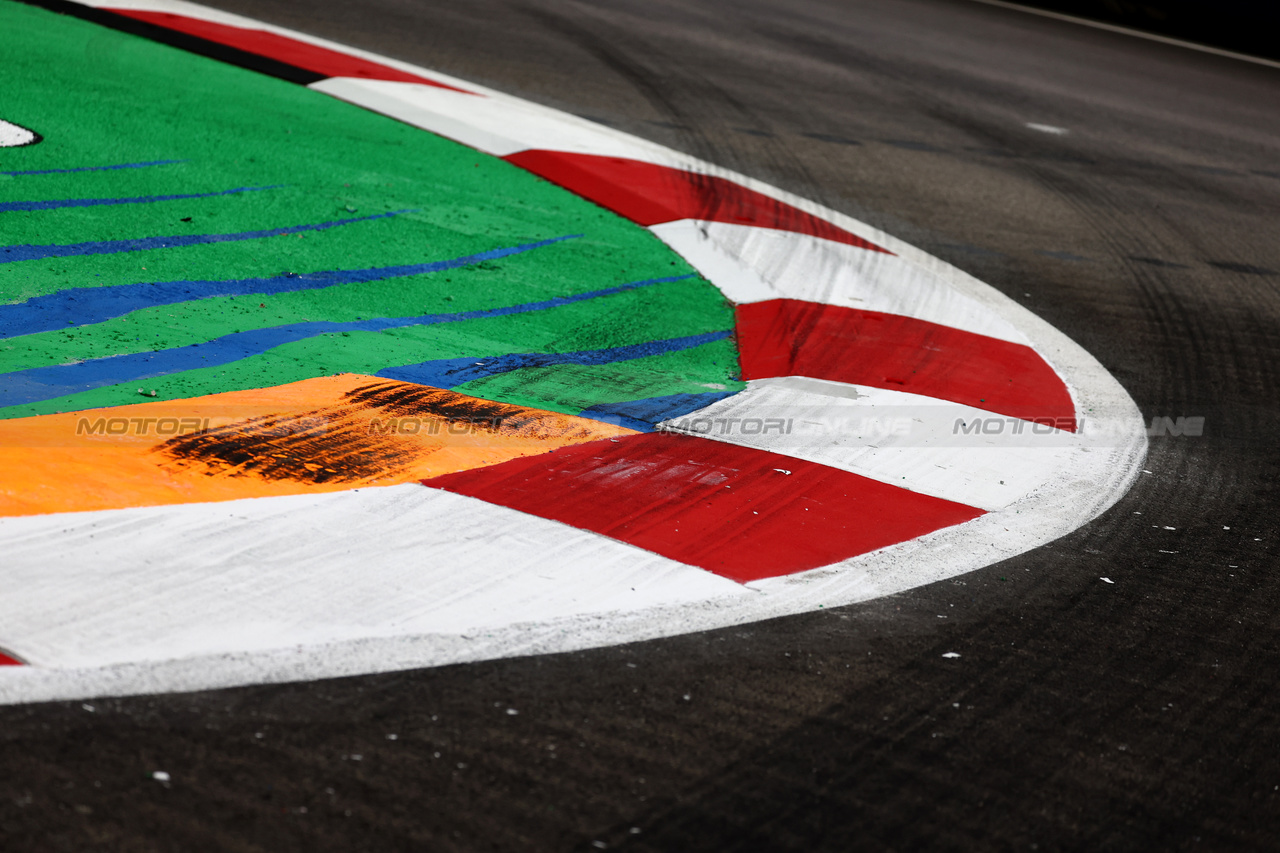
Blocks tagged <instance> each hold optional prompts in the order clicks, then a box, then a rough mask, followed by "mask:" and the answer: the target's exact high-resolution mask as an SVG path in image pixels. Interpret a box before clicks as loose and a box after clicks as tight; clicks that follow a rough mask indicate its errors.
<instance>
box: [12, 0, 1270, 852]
mask: <svg viewBox="0 0 1280 853" xmlns="http://www.w3.org/2000/svg"><path fill="white" fill-rule="evenodd" d="M216 5H218V6H219V7H220V8H225V9H227V10H229V11H234V12H239V13H242V14H247V15H250V16H253V17H257V18H260V19H263V20H267V21H270V22H272V23H277V24H281V25H284V26H289V27H293V28H296V29H299V30H302V31H304V32H309V33H313V34H316V35H321V36H325V37H328V38H331V39H334V40H336V41H341V42H344V43H348V44H352V45H355V46H358V47H363V48H367V49H371V50H375V51H378V52H380V53H383V54H386V55H389V56H393V57H397V58H401V59H405V60H408V61H411V62H415V63H418V64H420V65H423V66H426V67H430V68H435V69H439V70H441V71H445V72H447V73H450V74H454V75H457V76H459V77H462V78H464V79H470V80H474V81H476V82H478V83H482V84H485V85H489V86H493V87H495V88H499V89H503V90H505V91H509V92H512V93H513V94H518V95H522V96H525V97H528V98H531V99H533V100H537V101H541V102H544V103H547V104H550V105H552V106H556V107H560V108H563V109H567V110H569V111H571V112H575V113H578V114H580V115H585V116H590V117H593V118H595V119H597V120H601V121H605V122H608V123H610V124H613V125H614V126H617V127H620V128H622V129H624V130H627V131H629V132H632V133H636V134H638V135H640V136H644V137H648V138H651V139H654V140H657V141H659V142H663V143H665V144H668V145H671V146H672V147H675V148H678V149H682V150H685V151H688V152H690V153H692V154H694V155H697V156H699V157H702V158H704V159H706V160H710V161H712V162H715V163H718V164H721V165H723V166H727V167H729V168H733V169H736V170H739V171H742V172H744V173H747V174H749V175H752V176H753V177H757V178H760V179H763V180H765V181H769V182H771V183H774V184H776V185H778V186H781V187H783V188H785V189H788V190H791V191H793V192H796V193H799V194H801V195H804V196H807V197H810V198H813V199H815V200H817V201H819V202H822V203H824V204H826V205H829V206H831V207H833V208H836V209H838V210H842V211H845V212H847V213H849V214H852V215H853V216H856V217H858V218H860V219H862V220H864V221H866V222H869V223H870V224H872V225H875V226H877V227H880V228H883V229H885V230H887V231H889V232H891V233H893V234H895V235H897V236H899V237H902V238H904V239H906V240H909V241H911V242H914V243H915V244H917V245H919V246H920V247H921V248H923V249H925V250H926V251H930V252H932V253H934V254H936V255H938V256H940V257H942V258H943V259H945V260H947V261H949V262H951V263H953V264H955V265H957V266H959V267H961V268H962V269H964V270H966V271H968V272H971V273H973V274H974V275H976V276H977V277H978V278H980V279H982V280H983V281H986V282H988V283H990V284H991V285H993V286H995V287H996V288H998V289H1000V290H1001V291H1003V292H1005V293H1007V294H1009V295H1010V296H1013V297H1014V298H1016V299H1018V300H1019V301H1021V302H1023V303H1024V304H1026V305H1028V306H1029V307H1030V308H1031V309H1032V310H1034V311H1035V312H1037V313H1038V314H1039V315H1040V316H1042V317H1044V318H1045V319H1047V320H1049V321H1050V322H1052V323H1053V324H1054V325H1056V326H1057V327H1058V328H1059V329H1061V330H1062V331H1064V332H1065V333H1066V334H1068V335H1069V336H1070V337H1072V338H1073V339H1074V340H1076V341H1077V342H1079V343H1080V344H1081V345H1083V346H1084V347H1085V348H1086V349H1087V350H1089V351H1090V352H1092V353H1093V354H1094V355H1095V356H1097V357H1098V358H1099V359H1100V360H1101V361H1102V363H1103V364H1104V365H1106V366H1107V367H1108V369H1110V370H1111V371H1112V373H1113V374H1114V375H1115V376H1116V377H1117V378H1118V379H1119V380H1120V382H1121V383H1122V384H1123V385H1124V386H1125V387H1126V389H1127V390H1128V392H1129V393H1130V394H1131V395H1132V396H1133V398H1134V399H1135V400H1136V401H1137V402H1138V404H1139V406H1140V407H1141V409H1142V411H1143V413H1144V415H1145V416H1146V417H1147V418H1151V417H1160V416H1169V417H1176V416H1179V415H1184V416H1203V417H1204V418H1205V419H1206V420H1205V431H1204V435H1203V436H1201V437H1190V436H1181V437H1172V436H1166V437H1154V438H1152V440H1151V450H1150V455H1149V458H1148V461H1147V464H1146V466H1145V467H1146V469H1147V470H1149V471H1150V472H1151V473H1150V474H1144V475H1143V477H1142V478H1141V479H1140V480H1139V482H1138V484H1137V485H1136V486H1135V488H1134V489H1133V490H1132V491H1131V492H1130V493H1129V494H1128V495H1127V496H1126V497H1125V498H1124V499H1122V500H1121V501H1120V502H1119V504H1117V505H1116V506H1115V507H1114V508H1113V509H1112V510H1111V511H1109V512H1108V513H1107V514H1105V515H1104V516H1103V517H1101V518H1100V519H1098V520H1097V521H1095V522H1093V523H1091V524H1089V525H1088V526H1086V527H1085V528H1083V529H1081V530H1079V531H1077V532H1076V533H1074V534H1072V535H1070V536H1067V537H1065V538H1063V539H1061V540H1058V541H1057V542H1054V543H1052V544H1050V545H1048V546H1045V547H1042V548H1040V549H1037V550H1035V551H1032V552H1030V553H1027V554H1024V555H1022V556H1021V557H1018V558H1016V559H1013V560H1009V561H1006V562H1004V563H1000V564H997V565H994V566H991V567H989V568H987V569H984V570H981V571H978V572H975V573H972V574H970V575H966V576H964V577H961V578H958V579H955V580H952V581H946V582H942V583H939V584H935V585H932V586H928V587H924V588H920V589H916V590H913V591H910V592H907V593H902V594H899V595H896V596H892V597H889V598H885V599H880V600H877V601H873V602H869V603H866V604H861V605H857V606H852V607H847V608H842V609H838V610H831V611H825V612H819V613H814V614H811V615H807V616H802V617H792V618H788V619H783V620H778V621H774V622H769V623H760V624H756V625H751V626H747V627H745V628H735V629H727V630H722V631H716V632H710V633H705V634H697V635H690V636H685V637H678V638H674V639H668V640H662V641H656V642H649V643H642V644H637V645H634V646H628V647H622V648H612V649H603V650H596V651H589V652H583V653H575V654H565V655H558V656H552V657H544V658H527V659H513V660H506V661H494V662H488V663H481V664H471V665H463V666H454V667H447V668H442V669H436V670H425V671H418V672H406V673H397V674H389V675H378V676H368V677H360V678H348V679H342V680H335V681H328V682H320V683H314V684H294V685H283V686H270V687H256V688H240V689H232V690H221V691H211V692H207V693H199V694H184V695H177V696H158V697H143V698H131V699H111V700H95V701H92V702H89V703H82V702H79V701H76V702H64V703H51V704H45V705H33V706H19V707H7V708H0V742H2V743H3V768H4V773H3V774H2V775H0V839H2V840H3V848H4V849H5V850H84V849H109V850H204V849H209V850H271V851H275V850H293V849H307V850H344V851H345V850H487V849H495V850H535V849H538V850H541V849H546V850H592V849H599V846H600V844H604V845H607V846H608V848H609V849H613V848H619V847H620V848H623V849H635V850H645V849H647V850H716V851H726V850H770V849H796V850H817V849H823V850H849V849H912V848H920V847H928V848H944V849H945V848H1001V849H1003V848H1013V849H1017V848H1021V849H1029V848H1033V847H1038V849H1042V850H1043V849H1059V848H1076V849H1080V848H1087V849H1135V848H1137V849H1183V848H1190V849H1224V848H1230V849H1246V848H1256V849H1267V848H1273V847H1274V846H1275V845H1276V844H1277V839H1280V710H1278V709H1280V689H1278V688H1277V682H1278V677H1277V673H1278V672H1280V615H1278V614H1280V576H1278V575H1277V573H1276V571H1275V569H1276V566H1277V559H1276V556H1277V551H1276V539H1277V536H1280V523H1277V520H1276V510H1277V506H1278V505H1280V500H1278V499H1277V498H1278V495H1277V485H1276V484H1277V482H1278V479H1280V470H1278V469H1280V466H1278V465H1277V452H1276V449H1275V448H1276V447H1277V438H1278V437H1280V428H1278V427H1277V423H1278V422H1280V404H1277V392H1278V391H1280V387H1278V386H1280V295H1277V289H1278V288H1280V239H1278V238H1280V110H1277V109H1276V108H1275V107H1276V104H1278V103H1280V72H1277V71H1276V70H1274V69H1271V68H1266V67H1261V66H1254V65H1250V64H1248V63H1244V62H1240V61H1236V60H1231V59H1227V58H1222V57H1217V56H1212V55H1206V54H1200V53H1196V52H1193V51H1189V50H1185V49H1180V48H1176V47H1172V46H1168V45H1162V44H1158V43H1152V42H1147V41H1143V40H1140V39H1136V38H1132V37H1128V36H1124V35H1119V34H1113V33H1108V32H1103V31H1098V30H1093V29H1089V28H1085V27H1079V26H1075V25H1071V24H1068V23H1063V22H1058V21H1054V20H1049V19H1045V18H1041V17H1035V16H1030V15H1023V14H1020V13H1018V12H1016V11H1011V10H1007V9H1001V8H994V7H989V6H985V5H979V4H976V3H970V2H963V0H894V1H893V2H890V0H877V1H876V2H857V3H836V2H825V3H824V2H798V3H797V2H793V3H787V4H782V3H776V2H775V3H744V2H735V3H727V2H726V3H715V2H701V3H692V2H691V3H660V2H652V0H650V2H643V3H641V2H618V3H610V4H607V5H606V4H594V5H588V4H582V3H558V2H528V3H502V2H487V1H486V2H472V3H466V4H444V3H438V4H429V3H411V2H393V0H373V2H365V3H361V4H352V3H340V2H334V0H327V1H326V2H323V3H313V4H306V5H305V6H303V5H301V4H296V5H295V4H291V3H288V2H286V1H285V0H276V2H262V0H256V1H255V2H226V0H223V2H219V3H217V4H216ZM1028 122H1030V123H1036V124H1042V125H1049V126H1053V127H1059V128H1065V129H1067V130H1068V133H1066V134H1053V133H1047V132H1043V131H1037V130H1033V129H1030V128H1028V127H1026V124H1027V123H1028ZM1170 528H1172V529H1170ZM1227 528H1229V529H1227ZM1103 577H1106V578H1109V579H1111V580H1112V581H1114V583H1110V584H1109V583H1106V582H1104V581H1102V580H1100V578H1103ZM940 616H944V617H946V618H939V617H940ZM945 652H957V653H959V654H960V655H961V657H960V658H958V659H957V658H943V657H942V654H943V653H945ZM86 705H88V706H90V707H91V708H92V710H89V709H88V708H86V707H85V706H86ZM509 709H511V710H515V711H517V712H518V713H516V714H511V713H509ZM391 735H394V736H395V738H394V739H392V738H391V737H390V736H391ZM156 770H162V771H165V772H167V773H169V774H170V776H171V780H170V781H169V782H168V783H162V782H158V781H156V780H155V779H154V778H152V777H151V775H150V774H151V773H152V772H153V771H156ZM303 809H305V811H304V810H303Z"/></svg>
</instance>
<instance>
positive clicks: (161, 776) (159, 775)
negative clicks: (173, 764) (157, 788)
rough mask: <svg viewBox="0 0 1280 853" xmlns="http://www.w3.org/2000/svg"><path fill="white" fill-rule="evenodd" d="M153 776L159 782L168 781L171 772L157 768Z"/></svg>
mask: <svg viewBox="0 0 1280 853" xmlns="http://www.w3.org/2000/svg"><path fill="white" fill-rule="evenodd" d="M151 778H152V779H155V780H156V781H157V782H168V781H169V774H168V773H165V772H164V771H163V770H157V771H155V772H154V773H152V774H151Z"/></svg>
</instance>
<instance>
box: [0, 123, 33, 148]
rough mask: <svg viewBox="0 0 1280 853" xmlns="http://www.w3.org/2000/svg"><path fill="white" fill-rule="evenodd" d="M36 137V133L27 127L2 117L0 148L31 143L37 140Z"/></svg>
mask: <svg viewBox="0 0 1280 853" xmlns="http://www.w3.org/2000/svg"><path fill="white" fill-rule="evenodd" d="M35 138H36V135H35V133H34V132H32V131H30V130H27V129H26V128H25V127H21V126H19V125H16V124H14V123H13V122H11V121H4V120H3V119H0V148H16V147H18V146H20V145H30V144H31V143H32V142H34V141H35Z"/></svg>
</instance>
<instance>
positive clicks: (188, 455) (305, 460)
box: [0, 374, 634, 515]
mask: <svg viewBox="0 0 1280 853" xmlns="http://www.w3.org/2000/svg"><path fill="white" fill-rule="evenodd" d="M632 434H634V432H633V431H632V430H628V429H625V428H622V427H616V426H612V425H610V424H604V423H601V422H599V421H593V420H589V419H587V418H579V417H574V416H571V415H564V414H559V413H557V412H547V411H543V410H540V409H532V408H527V407H524V406H513V405H508V404H505V403H494V402H491V401H488V400H481V399H478V398H475V397H468V396H467V395H465V394H458V393H456V392H453V391H446V390H443V389H439V388H429V387H426V386H423V385H414V384H410V383H406V382H396V381H391V380H387V379H381V378H379V377H375V376H362V375H358V374H340V375H338V376H326V377H321V378H317V379H307V380H303V381H301V382H293V383H290V384H288V385H281V386H277V387H274V388H262V389H255V390H251V391H233V392H228V393H225V394H212V395H209V396H205V397H194V398H191V399H187V400H172V401H165V402H155V403H141V404H138V405H133V406H119V407H115V408H109V409H94V410H90V411H82V412H73V413H69V414H57V415H41V416H38V417H32V418H21V419H14V420H9V421H0V469H2V470H4V471H6V472H7V473H6V475H5V477H4V481H3V483H0V515H37V514H41V513H50V512H75V511H83V510H96V509H118V508H122V507H131V506H154V505H158V504H171V503H197V502H204V501H220V500H234V499H237V498H250V497H270V496H274V495H291V494H300V493H305V492H324V491H341V490H344V489H351V488H357V487H362V486H390V485H396V484H399V483H406V482H413V481H416V480H422V479H425V478H429V477H436V476H440V475H441V474H447V473H452V472H455V471H465V470H468V469H470V468H478V467H483V466H485V465H493V464H496V463H499V462H506V461H508V460H510V459H515V458H518V457H521V456H530V455H533V454H538V453H545V452H548V451H551V450H554V449H556V448H558V447H563V446H565V445H570V444H580V443H582V442H587V441H597V440H599V439H602V438H612V437H617V436H623V435H632Z"/></svg>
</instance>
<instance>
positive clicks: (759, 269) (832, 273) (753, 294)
mask: <svg viewBox="0 0 1280 853" xmlns="http://www.w3.org/2000/svg"><path fill="white" fill-rule="evenodd" d="M650 230H651V231H653V233H655V234H657V235H658V236H659V237H660V238H662V240H663V241H664V242H665V243H666V244H667V245H668V246H670V247H671V248H672V249H675V250H676V251H677V252H678V253H680V254H681V255H683V256H684V258H685V259H686V260H688V261H689V263H691V264H692V265H693V266H694V267H695V268H696V269H697V270H698V272H700V273H702V274H703V275H704V276H706V277H707V278H708V279H709V280H710V281H711V282H713V283H714V284H715V285H716V287H719V288H720V290H722V291H723V292H724V294H725V296H728V297H729V298H730V299H731V300H733V301H734V302H738V303H747V302H760V301H763V300H766V299H778V298H780V297H786V298H788V299H803V300H806V301H809V302H825V303H828V304H830V305H840V306H844V307H846V308H860V309H863V310H865V311H880V312H883V313H886V314H901V315H903V316H907V317H914V318H916V319H918V320H927V321H928V322H931V323H939V324H941V325H944V326H951V327H953V328H956V329H963V330H964V331H966V332H973V333H975V334H979V335H987V336H988V337H993V338H1000V339H1001V340H1006V341H1012V342H1014V343H1019V344H1025V343H1027V338H1026V336H1025V335H1023V334H1022V333H1021V332H1019V331H1018V330H1017V328H1016V327H1015V326H1014V325H1013V324H1012V323H1010V322H1009V321H1008V320H1006V319H1005V318H1003V317H1001V316H1000V315H999V314H997V313H996V312H994V311H992V310H991V309H990V307H988V306H986V305H983V304H982V303H981V302H979V301H977V300H976V299H973V298H972V297H970V296H968V295H966V294H963V293H960V292H958V291H956V290H955V289H954V288H952V287H949V286H947V284H946V283H945V282H944V281H943V280H941V279H940V278H939V277H938V276H937V275H935V274H934V273H933V272H932V271H930V270H928V269H925V268H922V267H919V266H917V265H916V264H914V263H912V262H911V261H909V260H907V259H906V258H902V257H899V256H897V255H889V254H885V253H884V252H876V251H871V250H868V249H861V248H858V247H856V246H850V245H847V244H845V243H836V242H833V241H831V240H824V239H822V238H820V237H811V236H809V235H807V234H796V233H793V232H789V231H777V230H774V229H771V228H754V227H751V226H748V225H734V224H730V223H724V222H699V221H695V220H691V219H682V220H680V221H678V222H670V223H666V224H663V225H655V226H652V227H651V228H650ZM853 233H855V234H859V235H860V234H861V231H860V230H855V231H854V232H853Z"/></svg>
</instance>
